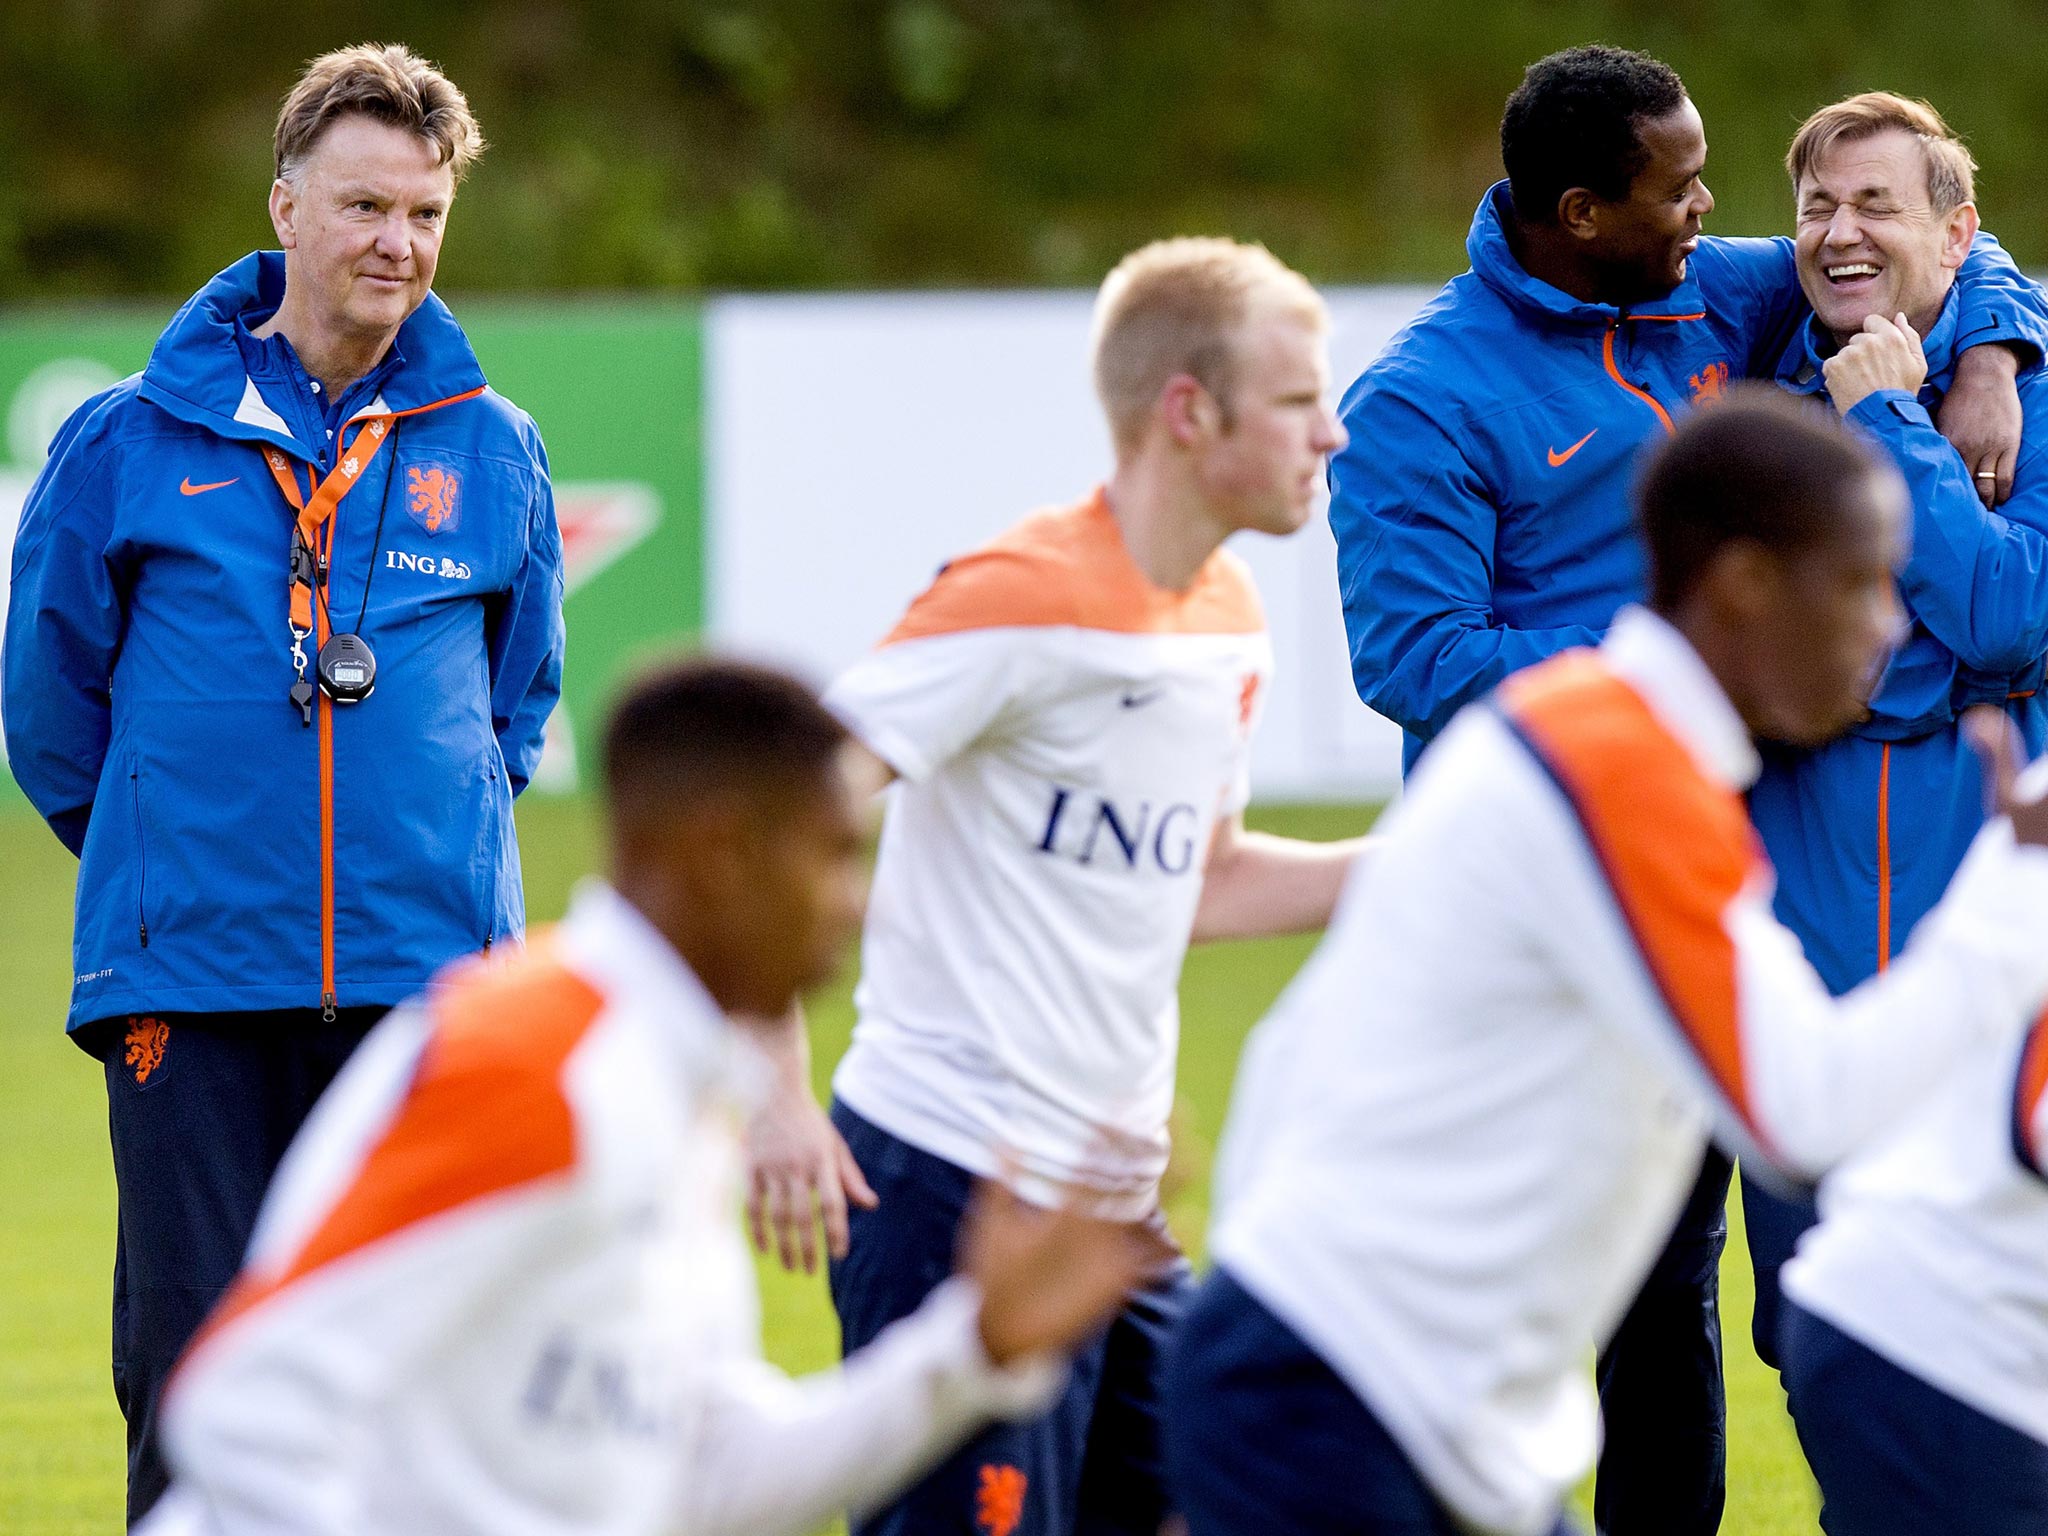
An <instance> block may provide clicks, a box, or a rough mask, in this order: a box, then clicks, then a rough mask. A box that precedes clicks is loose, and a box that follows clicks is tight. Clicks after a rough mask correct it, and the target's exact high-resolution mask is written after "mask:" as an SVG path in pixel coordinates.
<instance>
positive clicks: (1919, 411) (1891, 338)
mask: <svg viewBox="0 0 2048 1536" xmlns="http://www.w3.org/2000/svg"><path fill="white" fill-rule="evenodd" d="M1786 168H1787V169H1788V170H1789V171H1790V172H1791V176H1792V186H1793V192H1794V195H1795V197H1796V198H1797V202H1798V238H1797V241H1796V253H1797V259H1798V266H1799V281H1800V283H1801V285H1802V286H1803V287H1804V288H1805V290H1806V295H1807V298H1808V300H1809V301H1810V302H1811V303H1812V305H1813V314H1812V316H1811V317H1810V318H1809V319H1808V321H1807V323H1806V324H1805V325H1803V326H1802V327H1801V328H1800V330H1799V332H1798V334H1797V336H1796V337H1795V338H1794V340H1793V343H1792V345H1791V346H1790V347H1789V348H1788V349H1787V350H1786V353H1785V356H1784V358H1783V360H1782V361H1781V362H1780V363H1779V365H1778V381H1779V383H1780V384H1781V385H1783V386H1784V387H1785V388H1786V389H1789V390H1792V391H1794V392H1796V393H1798V394H1803V395H1811V396H1815V397H1818V398H1820V399H1822V400H1826V401H1828V402H1829V403H1831V404H1832V405H1833V406H1834V407H1835V409H1836V410H1838V411H1839V412H1841V413H1842V415H1843V417H1844V418H1845V419H1846V420H1848V421H1850V422H1853V423H1854V424H1855V425H1856V426H1858V427H1860V428H1861V429H1863V430H1864V431H1866V432H1868V433H1869V434H1870V435H1871V436H1872V437H1873V438H1875V439H1876V440H1877V441H1878V442H1879V443H1881V444H1882V445H1883V446H1884V448H1885V450H1886V452H1888V453H1889V454H1890V455H1891V458H1892V462H1893V463H1895V464H1897V465H1898V467H1899V471H1900V473H1901V474H1903V475H1904V476H1905V478H1906V485H1907V488H1908V489H1909V490H1910V491H1911V493H1912V496H1913V538H1912V552H1911V554H1910V556H1909V557H1908V559H1907V560H1906V563H1905V564H1904V565H1903V566H1902V567H1900V570H1899V594H1900V599H1901V601H1902V602H1903V603H1904V605H1905V608H1906V616H1907V619H1908V621H1909V623H1908V628H1907V630H1906V633H1905V636H1904V638H1903V639H1902V640H1901V642H1900V644H1899V647H1898V649H1897V650H1896V652H1894V654H1893V656H1892V658H1891V662H1890V664H1889V665H1888V666H1887V667H1886V669H1885V676H1884V681H1883V684H1882V686H1881V687H1880V688H1879V689H1878V691H1877V693H1876V695H1875V696H1874V697H1873V698H1872V699H1871V701H1870V710H1869V714H1868V717H1867V718H1865V719H1864V720H1862V721H1859V722H1858V723H1857V724H1856V725H1854V726H1853V727H1851V728H1850V729H1849V731H1848V732H1846V733H1845V734H1844V735H1843V736H1841V737H1840V738H1839V739H1837V740H1835V741H1833V742H1830V743H1829V744H1828V745H1827V746H1825V747H1822V748H1820V749H1819V750H1817V751H1811V752H1800V751H1794V752H1775V751H1767V752H1766V753H1765V754H1764V771H1763V773H1762V775H1761V776H1760V777H1759V778H1758V780H1757V784H1756V788H1755V789H1753V790H1752V791H1751V792H1750V796H1749V811H1750V817H1751V819H1752V820H1753V821H1755V823H1756V828H1757V832H1758V834H1759V835H1760V836H1761V837H1762V838H1763V840H1764V849H1765V852H1766V853H1768V854H1769V855H1770V860H1771V865H1772V868H1774V869H1775V870H1776V871H1777V872H1778V893H1777V912H1778V916H1779V918H1780V919H1782V920H1783V922H1784V924H1785V926H1786V927H1788V928H1790V929H1791V930H1792V931H1793V932H1794V933H1796V934H1797V935H1798V936H1799V942H1800V946H1801V947H1802V948H1803V949H1804V950H1805V951H1806V957H1807V959H1809V960H1811V961H1812V962H1813V968H1814V969H1815V970H1816V971H1818V972H1819V973H1820V977H1821V980H1823V981H1825V982H1826V983H1827V984H1828V990H1829V991H1831V992H1837V993H1840V992H1846V991H1848V990H1849V989H1850V988H1851V987H1853V986H1855V985H1856V984H1857V983H1858V982H1860V981H1862V980H1864V979H1865V978H1866V977H1868V976H1870V975H1872V974H1873V973H1875V972H1877V971H1880V970H1883V969H1884V968H1885V967H1886V966H1887V965H1889V964H1890V963H1891V961H1892V959H1893V958H1894V957H1895V956H1896V955H1898V953H1899V952H1900V951H1901V950H1903V949H1904V948H1905V946H1906V943H1907V940H1908V939H1909V937H1910V936H1911V934H1912V932H1913V930H1914V928H1915V927H1916V926H1917V925H1918V924H1919V922H1920V920H1921V918H1923V917H1924V916H1926V914H1927V912H1928V911H1929V909H1931V908H1932V907H1933V905H1934V903H1935V902H1936V901H1938V900H1939V899H1940V898H1941V893H1942V891H1943V890H1944V889H1945V888H1946V887H1947V885H1948V882H1949V879H1950V877H1951V876H1953V875H1954V874H1955V872H1956V866H1957V865H1958V864H1960V863H1961V862H1962V859H1963V854H1964V853H1965V852H1966V851H1967V850H1968V848H1969V846H1970V840H1971V839H1972V838H1973V837H1975V836H1976V833H1977V829H1978V827H1979V826H1981V825H1982V824H1983V820H1984V791H1983V782H1982V780H1983V776H1982V773H1981V772H1980V770H1979V768H1978V765H1977V760H1976V755H1975V754H1974V753H1972V752H1971V751H1970V750H1969V747H1968V745H1967V744H1966V743H1965V741H1964V739H1963V732H1962V729H1961V724H1960V721H1961V717H1962V713H1963V711H1964V710H1965V709H1968V708H1969V707H1971V706H1972V705H1976V704H1990V705H1993V706H1994V707H1996V708H1998V709H2001V710H2003V711H2005V712H2006V713H2007V714H2008V715H2010V716H2011V717H2012V720H2013V723H2014V724H2015V725H2016V726H2017V727H2018V728H2019V730H2020V733H2021V736H2022V738H2023V740H2024V741H2025V743H2026V746H2027V749H2028V750H2029V751H2030V752H2038V751H2040V750H2042V748H2043V747H2048V695H2044V693H2043V692H2042V688H2041V681H2042V653H2043V652H2044V651H2048V474H2044V473H2043V471H2042V465H2041V463H2040V454H2041V451H2042V449H2043V447H2048V372H2044V370H2043V369H2042V367H2041V365H2040V361H2039V360H2038V359H2033V360H2030V361H2029V362H2027V363H2026V364H2024V365H2023V366H2022V367H2021V370H2020V373H2019V376H2018V381H2017V385H2018V389H2019V397H2020V402H2021V405H2022V407H2023V408H2024V411H2025V423H2024V432H2023V435H2022V437H2021V443H2020V453H2019V461H2018V465H2017V472H2016V474H2015V476H2014V478H2015V482H2016V483H2015V484H2014V487H2013V492H2012V495H2011V497H2010V498H2009V499H2008V500H2006V501H2005V502H2004V503H2003V504H2002V505H2001V506H2000V507H1999V509H1998V510H1997V511H1996V512H1993V511H1991V510H1990V509H1989V508H1987V507H1986V506H1985V505H1984V503H1983V501H1982V500H1981V499H1980V498H1979V496H1978V491H1979V490H1980V489H1981V488H1983V487H1984V486H1985V484H1986V483H1987V482H1988V481H1989V480H1990V479H1991V478H1992V474H1993V472H1992V471H1990V470H1985V469H1979V470H1976V471H1975V472H1974V473H1973V472H1972V469H1971V466H1970V465H1969V464H1968V463H1967V462H1966V461H1965V460H1964V459H1963V457H1962V455H1960V454H1959V453H1957V452H1956V450H1955V449H1954V448H1953V447H1952V446H1950V444H1949V443H1948V441H1947V440H1946V439H1945V438H1943V437H1942V435H1941V434H1940V432H1938V431H1937V430H1936V429H1935V425H1934V420H1933V417H1932V416H1931V414H1930V412H1932V411H1934V410H1936V409H1938V408H1939V406H1940V404H1941V401H1942V400H1943V399H1944V398H1945V396H1946V394H1947V392H1948V391H1949V390H1950V389H1952V388H1953V387H1954V383H1955V372H1956V364H1957V337H1958V334H1959V333H1960V330H1961V327H1962V323H1963V322H1962V319H1961V313H1962V308H1963V305H1962V302H1961V295H1960V294H1959V293H1958V292H1957V288H1956V271H1957V269H1958V268H1959V267H1960V266H1961V264H1962V263H1963V261H1964V260H1965V259H1966V257H1967V255H1968V253H1969V251H1970V249H1971V248H1972V245H1973V243H1974V236H1975V234H1976V230H1977V206H1976V203H1975V201H1974V199H1975V195H1976V194H1975V188H1974V178H1973V175H1972V173H1973V172H1974V170H1975V169H1976V167H1975V165H1974V164H1973V162H1972V161H1971V159H1970V152H1969V150H1968V149H1966V148H1965V147H1964V146H1963V144H1962V143H1961V141H1960V140H1958V139H1957V138H1956V137H1955V135H1954V134H1952V133H1951V132H1949V129H1948V125H1947V124H1946V123H1944V122H1943V121H1942V119H1941V116H1940V114H1939V113H1937V112H1936V111H1935V110H1934V109H1933V108H1932V107H1930V106H1928V105H1927V104H1926V103H1925V102H1920V101H1908V100H1906V99H1904V98H1903V97H1899V96H1893V95H1890V94H1888V93H1886V92H1881V91H1873V92H1868V93H1866V94H1863V95H1860V96H1852V97H1850V98H1849V99H1847V100H1846V101H1838V102H1835V103H1833V104H1832V105H1830V106H1826V107H1823V108H1821V109H1820V110H1819V111H1818V112H1816V113H1814V114H1813V116H1812V117H1810V118H1808V119H1807V121H1806V123H1805V125H1804V126H1802V127H1801V128H1800V130H1799V132H1798V134H1797V136H1796V137H1795V138H1794V139H1793V141H1792V148H1791V151H1790V152H1789V153H1788V154H1787V156H1786ZM1900 320H1903V322H1904V323H1903V325H1902V324H1899V323H1896V322H1898V321H1900ZM1742 1198H1743V1207H1744V1209H1743V1215H1744V1218H1745V1221H1746V1225H1747V1229H1748V1234H1749V1251H1750V1257H1751V1261H1752V1263H1753V1264H1754V1265H1755V1268H1756V1314H1755V1337H1756V1347H1757V1353H1758V1354H1760V1355H1761V1356H1762V1357H1763V1358H1764V1359H1765V1360H1768V1361H1770V1362H1772V1363H1773V1364H1775V1363H1776V1362H1777V1358H1778V1356H1777V1345H1778V1270H1779V1267H1780V1266H1781V1265H1783V1264H1784V1262H1785V1261H1786V1260H1787V1259H1788V1258H1790V1257H1791V1255H1792V1247H1793V1244H1794V1243H1795V1242H1796V1241H1797V1240H1798V1237H1799V1234H1800V1233H1801V1232H1802V1231H1804V1230H1805V1229H1806V1227H1807V1226H1808V1225H1809V1224H1810V1223H1811V1222H1812V1221H1813V1219H1814V1215H1813V1206H1812V1204H1811V1202H1810V1201H1809V1200H1808V1199H1806V1198H1805V1197H1804V1196H1803V1195H1802V1196H1800V1197H1797V1198H1794V1199H1790V1200H1787V1199H1784V1198H1781V1197H1780V1196H1779V1195H1776V1194H1773V1193H1772V1192H1771V1191H1770V1190H1768V1189H1764V1188H1760V1187H1759V1186H1758V1185H1757V1184H1756V1183H1755V1181H1754V1180H1752V1179H1750V1178H1749V1177H1748V1176H1747V1175H1745V1176H1744V1179H1743V1194H1742Z"/></svg>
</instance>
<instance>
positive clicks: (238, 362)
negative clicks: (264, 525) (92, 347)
mask: <svg viewBox="0 0 2048 1536" xmlns="http://www.w3.org/2000/svg"><path fill="white" fill-rule="evenodd" d="M283 302H284V252H282V251H253V252H251V253H250V254H249V255H247V256H244V257H243V258H242V259H241V260H240V261H238V262H236V263H235V264H234V265H233V266H231V267H229V268H227V269H226V270H225V271H223V272H221V273H219V274H217V275H216V276H215V277H214V278H213V280H212V281H211V282H209V283H207V285H206V286H205V287H204V288H201V289H200V290H199V291H198V292H197V293H195V294H193V295H192V297H191V298H189V299H187V300H186V301H185V304H184V307H183V308H181V309H180V310H179V311H178V312H177V314H176V315H174V316H172V317H171V323H170V324H169V325H168V326H166V327H165V328H164V333H163V335H162V336H160V337H158V338H157V343H156V347H155V349H154V350H152V351H151V353H150V354H149V363H148V365H147V366H146V367H145V368H144V369H143V370H142V394H143V396H144V398H146V399H148V400H151V401H153V402H154V403H155V404H157V405H160V406H162V407H163V408H164V409H165V410H167V411H169V412H170V413H171V414H172V415H173V416H176V417H178V418H180V419H181V420H184V421H190V422H193V423H195V424H198V425H201V426H205V427H207V428H209V429H210V430H212V431H215V432H218V433H220V434H221V435H222V436H223V437H232V438H242V439H248V440H253V441H258V442H269V443H275V444H277V446H279V447H281V448H284V449H286V450H288V451H290V452H291V453H294V454H296V455H298V456H300V457H304V456H305V453H306V449H305V446H304V445H303V444H301V443H300V442H299V441H298V439H297V438H295V437H293V436H292V434H291V431H290V429H289V428H288V427H287V426H286V425H285V423H284V420H283V419H282V418H281V417H280V416H278V414H277V413H276V412H275V411H273V410H272V409H271V408H270V407H269V406H268V405H266V404H265V403H264V401H263V397H262V395H261V394H260V393H258V391H257V389H256V386H255V383H254V382H253V381H252V380H251V379H250V377H249V374H248V371H247V370H246V369H245V368H244V367H243V364H242V353H241V348H240V347H239V346H238V345H237V344H236V341H235V325H236V322H237V321H239V320H240V319H242V317H243V316H245V315H268V314H271V313H273V312H275V311H276V309H277V307H278V305H280V304H281V303H283ZM397 346H398V349H399V350H400V351H401V352H402V353H403V354H404V363H403V364H402V366H400V367H398V368H397V369H395V370H394V371H393V372H392V374H391V376H390V377H389V378H388V379H387V380H386V381H385V384H384V388H383V390H382V392H381V393H380V394H379V395H378V397H377V400H376V401H375V402H373V403H372V405H370V406H367V407H365V408H364V409H363V410H362V411H361V412H358V413H357V414H359V415H372V414H377V413H380V412H383V411H387V410H388V411H393V412H401V411H414V410H419V409H421V408H422V407H425V406H431V405H434V404H437V403H438V402H440V401H443V400H447V399H450V398H452V397H454V396H457V395H466V394H470V393H473V392H474V391H476V390H479V389H482V388H483V387H484V374H483V369H482V368H481V367H480V366H479V365H478V363H477V360H476V353H475V352H473V351H472V350H471V349H470V345H469V338H468V337H466V336H464V335H463V334H462V327H461V326H459V325H457V324H456V323H455V316H454V315H452V314H450V313H449V311H448V306H447V305H446V304H443V303H442V302H441V300H440V298H439V296H437V295H436V294H434V293H431V292H430V293H428V295H427V297H426V300H425V302H423V303H422V304H421V305H420V307H419V308H418V309H416V310H414V311H413V312H412V314H411V315H410V316H408V317H407V318H406V321H405V324H403V325H401V326H400V327H399V328H398V339H397Z"/></svg>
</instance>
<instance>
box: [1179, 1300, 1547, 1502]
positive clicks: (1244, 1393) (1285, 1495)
mask: <svg viewBox="0 0 2048 1536" xmlns="http://www.w3.org/2000/svg"><path fill="white" fill-rule="evenodd" d="M1166 1464H1167V1470H1168V1474H1169V1477H1170V1480H1171V1483H1172V1487H1173V1492H1174V1497H1175V1499H1176V1501H1177V1502H1178V1503H1179V1505H1180V1509H1181V1513H1182V1515H1183V1516H1184V1517H1185V1518H1186V1520H1187V1524H1188V1536H1249V1533H1252V1532H1256V1533H1258V1536H1340V1533H1341V1536H1462V1533H1463V1532H1464V1530H1465V1528H1464V1527H1463V1526H1461V1525H1460V1524H1459V1523H1458V1521H1457V1519H1456V1518H1455V1517H1454V1516H1453V1515H1452V1514H1451V1512H1450V1511H1449V1510H1448V1509H1446V1508H1445V1507H1444V1505H1443V1502H1442V1501H1441V1500H1440V1499H1438V1498H1437V1497H1436V1495H1435V1494H1434V1493H1432V1492H1431V1491H1430V1489H1429V1486H1428V1485H1427V1484H1426V1483H1424V1482H1423V1480H1422V1478H1421V1476H1420V1475H1419V1474H1418V1473H1417V1472H1416V1470H1415V1468H1414V1466H1413V1464H1412V1463H1410V1461H1409V1460H1408V1457H1407V1455H1406V1453H1404V1452H1403V1451H1402V1449H1401V1448H1400V1446H1398V1445H1396V1444H1395V1443H1394V1440H1393V1437H1392V1436H1391V1435H1389V1434H1388V1433H1387V1431H1386V1429H1385V1427H1384V1426H1383V1425H1381V1423H1380V1421H1379V1420H1378V1419H1377V1418H1376V1417H1374V1415H1373V1412H1372V1410H1371V1409H1370V1408H1368V1407H1367V1406H1366V1405H1365V1403H1364V1402H1363V1401H1361V1400H1360V1398H1359V1396H1358V1394H1357V1393H1356V1392H1353V1391H1352V1390H1351V1388H1350V1387H1349V1386H1348V1385H1347V1384H1346V1383H1345V1382H1344V1381H1343V1379H1342V1378H1341V1377H1339V1376H1338V1375H1337V1373H1336V1372H1335V1371H1333V1370H1331V1369H1330V1367H1329V1366H1328V1365H1327V1364H1326V1363H1324V1361H1323V1359H1322V1357H1321V1356H1320V1355H1318V1354H1317V1353H1316V1352H1315V1351H1314V1350H1313V1349H1311V1348H1309V1346H1308V1345H1307V1344H1306V1343H1304V1342H1303V1341H1302V1339H1301V1336H1300V1335H1299V1334H1297V1333H1295V1331H1294V1330H1293V1329H1291V1328H1289V1327H1288V1326H1287V1325H1286V1324H1285V1323H1283V1322H1281V1321H1280V1319H1279V1318H1277V1317H1275V1316H1274V1315H1273V1314H1272V1312H1270V1311H1269V1310H1267V1308H1266V1307H1265V1306H1264V1305H1263V1304H1262V1303H1261V1302H1259V1301H1258V1300H1257V1298H1255V1297H1254V1296H1253V1295H1252V1294H1251V1293H1250V1292H1249V1291H1247V1290H1246V1289H1245V1288H1244V1287H1243V1286H1241V1285H1239V1284H1238V1283H1237V1281H1236V1280H1235V1279H1233V1278H1232V1277H1231V1274H1230V1272H1229V1271H1228V1270H1227V1269H1218V1270H1217V1271H1216V1272H1215V1273H1214V1274H1212V1275H1210V1276H1209V1278H1208V1280H1207V1281H1206V1282H1205V1283H1204V1284H1203V1285H1202V1288H1201V1289H1200V1291H1198V1292H1197V1293H1196V1296H1195V1300H1194V1304H1193V1305H1192V1306H1191V1307H1190V1308H1189V1309H1188V1315H1187V1319H1186V1321H1185V1322H1184V1323H1183V1324H1182V1325H1181V1331H1180V1334H1179V1336H1178V1338H1177V1339H1176V1340H1175V1342H1174V1347H1173V1351H1172V1356H1171V1358H1170V1360H1169V1361H1168V1364H1167V1376H1166ZM1570 1532H1571V1527H1570V1526H1569V1525H1568V1524H1567V1523H1565V1522H1564V1521H1563V1520H1562V1519H1560V1521H1559V1523H1558V1525H1557V1528H1556V1532H1555V1536H1570Z"/></svg>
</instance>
